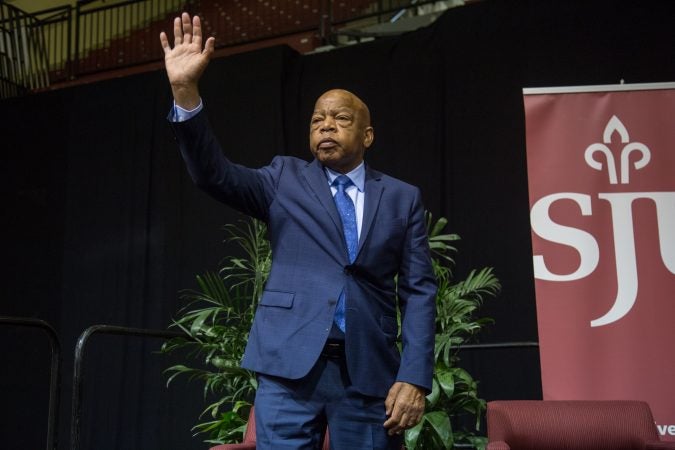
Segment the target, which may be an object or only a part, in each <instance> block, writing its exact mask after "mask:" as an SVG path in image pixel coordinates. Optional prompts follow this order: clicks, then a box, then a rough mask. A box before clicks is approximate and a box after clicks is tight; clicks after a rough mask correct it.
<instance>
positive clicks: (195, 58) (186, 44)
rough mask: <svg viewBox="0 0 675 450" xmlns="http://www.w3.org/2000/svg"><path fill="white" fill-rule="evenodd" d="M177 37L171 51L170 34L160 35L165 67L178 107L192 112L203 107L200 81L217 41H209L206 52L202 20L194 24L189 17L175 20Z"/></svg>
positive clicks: (197, 19) (194, 18) (163, 33)
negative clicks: (200, 105) (198, 107)
mask: <svg viewBox="0 0 675 450" xmlns="http://www.w3.org/2000/svg"><path fill="white" fill-rule="evenodd" d="M173 36H174V38H173V42H174V44H173V48H171V46H170V45H169V39H168V37H167V35H166V33H165V32H163V31H162V32H161V33H160V34H159V41H160V42H161V44H162V48H163V49H164V65H165V66H166V73H167V75H168V76H169V83H171V90H172V92H173V98H174V100H175V101H176V105H178V106H180V107H181V108H184V109H187V110H191V109H194V108H196V107H197V106H199V102H200V98H199V79H200V78H201V76H202V73H204V70H205V69H206V66H207V65H208V64H209V60H210V59H211V55H213V50H214V47H215V41H216V40H215V39H214V38H212V37H210V38H208V39H207V40H206V43H205V44H204V46H203V48H202V25H201V21H200V20H199V16H194V17H193V18H192V20H190V15H189V14H188V13H183V14H182V16H181V17H176V18H175V19H174V21H173Z"/></svg>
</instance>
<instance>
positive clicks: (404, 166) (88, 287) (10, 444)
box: [0, 0, 675, 450]
mask: <svg viewBox="0 0 675 450" xmlns="http://www.w3.org/2000/svg"><path fill="white" fill-rule="evenodd" d="M674 13H675V3H674V2H670V1H643V2H633V4H627V2H616V1H605V0H603V1H593V2H587V1H564V2H561V1H542V0H530V1H484V2H478V3H475V4H472V5H470V6H466V7H462V8H457V9H454V10H450V11H448V12H447V13H446V14H444V15H443V16H442V17H441V18H440V19H439V20H438V21H437V22H436V23H435V24H434V25H432V26H431V27H429V28H426V29H423V30H419V31H416V32H413V33H409V34H406V35H403V36H399V37H393V38H387V39H381V40H377V41H374V42H370V43H366V44H362V45H358V46H353V47H349V48H344V49H340V50H336V51H333V52H330V53H320V54H313V55H304V56H301V55H298V54H296V53H294V52H293V51H291V50H289V49H287V48H281V47H279V48H271V49H266V50H261V51H257V52H253V53H248V54H242V55H238V56H232V57H228V58H224V59H219V60H214V61H212V63H211V65H210V66H209V69H208V71H207V73H206V74H205V76H204V79H203V81H202V94H203V97H204V100H205V104H206V108H207V112H208V114H209V117H210V118H211V121H212V123H213V125H214V127H215V129H216V130H217V135H218V137H219V139H220V141H221V143H222V144H223V146H224V148H226V149H227V154H228V155H229V156H230V157H231V159H233V160H235V161H237V162H240V163H243V164H248V165H252V166H260V165H263V164H265V163H266V162H268V161H269V160H270V159H271V158H272V156H273V155H274V154H277V153H286V154H292V155H297V156H302V157H307V156H308V155H309V151H308V149H307V130H308V120H309V115H310V111H311V109H312V107H313V102H314V99H315V98H316V97H317V96H318V95H319V94H320V93H322V92H323V91H324V90H326V89H329V88H332V87H344V88H347V89H350V90H353V91H355V92H356V93H358V94H359V95H360V96H361V97H362V98H363V99H364V100H365V101H366V102H367V103H368V104H369V105H370V106H371V109H372V112H373V117H374V125H375V129H376V139H375V146H374V147H373V148H372V149H371V150H369V151H368V155H367V160H368V162H369V164H371V165H372V166H374V167H376V168H377V169H379V170H382V171H384V172H387V173H389V174H391V175H393V176H396V177H399V178H402V179H404V180H406V181H409V182H411V183H413V184H416V185H419V186H420V187H421V188H422V190H423V192H424V199H425V204H426V206H427V208H428V209H429V210H431V211H432V212H433V213H434V215H435V216H436V217H438V216H446V217H448V218H449V220H450V227H449V228H450V230H451V231H452V232H456V233H458V234H460V235H461V237H462V241H461V242H460V243H459V245H458V247H459V250H460V253H459V255H458V257H457V262H458V264H457V270H456V273H457V275H458V276H460V277H461V276H463V275H465V274H466V273H467V272H468V271H469V270H470V269H472V268H477V267H482V266H486V265H489V266H493V267H494V268H495V270H496V273H497V275H498V276H499V278H500V279H501V281H502V283H503V293H502V294H501V295H500V297H499V298H498V299H495V300H489V301H488V302H487V303H486V304H485V306H484V308H483V309H482V311H481V312H482V314H484V315H486V316H490V317H493V318H494V319H495V324H494V325H493V326H491V327H490V328H489V329H488V330H486V332H484V333H483V334H482V335H481V342H504V341H520V340H536V339H537V332H536V323H535V303H534V293H533V282H532V263H531V260H532V256H531V248H530V231H529V219H528V215H529V212H528V197H527V179H526V164H525V140H524V114H523V105H522V96H521V89H522V88H523V87H539V86H559V85H588V84H614V83H618V82H619V81H620V80H621V79H624V80H625V81H626V82H628V83H637V82H660V81H674V80H675V58H673V55H674V54H675V28H674V27H673V26H672V18H673V17H675V14H674ZM167 25H169V24H167ZM158 45H159V44H158ZM170 102H171V98H170V91H169V88H168V85H167V81H166V77H165V74H164V73H162V72H154V73H147V74H143V75H138V76H133V77H128V78H123V79H115V80H109V81H105V82H100V83H96V84H90V85H84V86H79V87H75V88H70V89H64V90H60V91H55V92H49V93H44V94H40V95H35V96H32V97H27V98H22V99H13V100H7V101H4V102H2V103H0V115H1V117H0V124H2V125H1V126H2V135H1V142H2V161H3V162H2V168H1V170H2V172H0V173H1V175H2V176H1V177H0V180H1V181H0V184H1V186H2V195H3V206H4V211H5V213H4V219H3V225H4V230H3V233H2V235H3V244H2V249H3V256H4V258H3V259H4V264H3V267H4V268H3V271H2V273H3V278H4V281H2V289H3V291H2V296H1V299H0V301H1V302H2V303H1V305H0V314H2V315H14V316H27V317H37V318H41V319H44V320H47V321H48V322H50V323H52V324H53V325H54V326H55V327H56V329H57V330H58V332H59V334H60V336H61V340H62V344H63V349H64V358H63V363H64V364H63V386H62V387H63V389H62V406H61V409H60V413H61V414H60V420H61V427H60V446H59V448H61V449H66V448H68V444H69V439H68V429H69V426H70V398H71V387H70V385H71V381H72V365H73V358H72V353H73V349H74V346H75V342H76V339H77V336H78V335H79V334H80V333H81V332H82V331H83V330H84V329H85V328H86V327H88V326H90V325H93V324H99V323H107V324H114V325H124V326H133V327H143V328H165V327H166V326H167V325H168V324H169V322H170V318H171V316H172V314H173V313H175V312H176V311H177V310H178V308H179V306H180V302H179V300H178V292H179V290H180V289H184V288H191V287H194V286H195V283H194V275H195V274H196V273H200V272H202V271H204V270H207V269H213V268H215V267H217V264H218V262H219V260H220V259H221V258H222V257H223V256H224V255H226V254H227V252H228V251H231V249H228V248H227V247H226V246H225V245H223V244H221V242H222V240H223V238H224V234H223V232H222V226H223V224H225V223H228V222H233V221H235V220H238V219H239V218H240V217H241V216H240V215H238V214H237V213H235V212H233V211H232V210H230V209H228V208H226V207H224V206H221V205H219V204H218V203H216V202H215V201H213V200H211V199H210V198H208V197H207V196H206V195H204V194H202V193H201V192H199V191H198V190H197V189H196V188H195V187H194V186H193V185H192V183H191V181H190V180H189V178H188V177H187V175H186V173H185V170H184V167H183V164H182V162H181V160H180V158H179V156H178V151H177V148H176V145H175V143H174V142H173V138H172V136H171V133H170V131H169V129H168V127H167V125H166V122H165V116H166V114H167V112H168V108H169V105H170ZM0 333H1V334H0V339H2V342H3V356H4V357H3V367H2V372H1V375H0V389H1V390H0V392H1V395H2V399H3V402H2V407H1V408H2V410H1V411H2V412H1V413H0V414H2V420H0V439H1V440H0V447H2V448H7V449H19V448H20V449H27V448H44V442H45V438H44V436H45V417H46V400H47V392H46V387H45V386H46V384H47V366H48V362H47V361H46V358H47V355H48V349H47V345H46V342H45V341H44V339H42V336H41V335H40V333H32V332H24V331H17V330H14V329H12V330H7V329H2V330H0ZM160 345H161V342H160V341H158V340H141V339H139V338H120V337H104V336H99V337H95V338H93V340H92V341H91V344H90V347H89V350H88V352H87V354H86V366H85V375H86V378H85V390H84V399H83V400H84V405H83V411H84V416H83V420H82V447H81V448H83V449H94V448H95V449H97V450H104V449H111V450H112V449H115V450H117V449H124V450H131V449H144V450H150V449H160V448H161V449H182V450H184V449H203V448H205V447H206V445H204V444H202V443H200V441H199V439H198V438H191V437H190V434H191V433H190V426H191V424H192V423H194V421H195V420H196V417H197V415H198V414H199V412H200V411H201V409H202V407H203V406H204V403H203V401H202V397H201V392H200V390H199V388H198V386H197V385H187V384H185V383H181V382H178V383H177V384H175V385H172V387H170V388H169V389H166V388H165V386H164V384H165V377H164V376H163V375H162V373H161V371H162V370H163V369H164V368H166V367H167V366H169V365H170V364H171V363H172V361H170V360H168V359H167V358H166V357H164V356H161V355H158V354H157V353H156V350H157V349H158V348H159V346H160ZM463 358H464V364H465V365H466V366H467V367H468V368H469V369H470V370H471V371H472V373H473V374H474V375H475V376H476V377H477V378H478V379H480V380H481V384H480V391H481V394H482V395H483V396H484V397H485V398H486V399H488V400H490V399H496V398H537V397H539V396H540V395H541V386H540V379H539V366H538V364H539V362H538V358H537V352H536V351H532V350H493V351H490V352H483V353H479V352H473V353H472V352H469V351H467V352H464V354H463Z"/></svg>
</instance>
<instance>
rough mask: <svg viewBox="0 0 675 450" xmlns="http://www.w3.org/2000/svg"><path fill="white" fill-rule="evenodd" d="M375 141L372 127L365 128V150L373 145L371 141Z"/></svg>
mask: <svg viewBox="0 0 675 450" xmlns="http://www.w3.org/2000/svg"><path fill="white" fill-rule="evenodd" d="M374 140H375V130H374V129H373V127H366V129H365V130H364V132H363V146H364V147H365V148H369V147H370V146H371V145H373V141H374Z"/></svg>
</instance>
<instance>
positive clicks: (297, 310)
mask: <svg viewBox="0 0 675 450" xmlns="http://www.w3.org/2000/svg"><path fill="white" fill-rule="evenodd" d="M160 41H161V43H162V47H163V48H164V52H165V65H166V69H167V74H168V77H169V81H170V83H171V88H172V92H173V95H174V100H175V105H174V109H173V110H172V112H171V114H170V121H171V122H172V127H173V130H174V133H175V135H176V138H177V140H178V143H179V147H180V150H181V153H182V155H183V158H184V159H185V162H186V165H187V168H188V171H189V173H190V175H191V176H192V178H193V180H194V181H195V183H196V184H197V185H198V186H200V187H201V188H202V189H204V190H205V191H207V192H208V193H209V194H210V195H212V196H213V197H215V198H216V199H218V200H220V201H222V202H223V203H225V204H227V205H229V206H231V207H233V208H236V209H238V210H240V211H242V212H244V213H246V214H248V215H251V216H253V217H256V218H258V219H261V220H263V221H265V223H266V224H267V226H268V231H269V239H270V242H271V245H272V254H273V262H272V268H271V272H270V276H269V279H268V281H267V283H266V286H265V291H264V293H263V295H262V298H261V299H260V302H259V306H258V308H257V311H256V315H255V319H254V323H253V326H252V328H251V333H250V336H249V341H248V345H247V347H246V352H245V354H244V358H243V361H242V366H243V367H245V368H248V369H250V370H253V371H255V372H256V373H257V375H258V383H259V384H258V390H257V393H256V399H255V404H256V426H257V439H256V440H257V448H259V449H274V450H278V449H312V448H319V447H320V445H321V436H322V434H323V429H324V428H325V426H326V424H328V427H329V429H330V433H331V447H332V448H333V449H345V450H346V449H400V446H401V441H402V438H401V433H402V432H403V431H404V430H406V429H408V428H411V427H413V426H415V425H416V424H417V423H419V421H420V420H421V417H422V415H423V413H424V402H425V399H424V397H425V394H426V393H427V392H429V391H430V390H431V379H432V372H433V362H434V358H433V350H434V332H435V325H434V320H435V295H436V283H435V279H434V276H433V271H432V266H431V260H430V256H429V246H428V241H427V235H426V227H425V222H424V208H423V206H422V202H421V196H420V192H419V189H417V188H415V187H413V186H411V185H409V184H406V183H404V182H402V181H399V180H397V179H394V178H391V177H389V176H387V175H384V174H382V173H380V172H377V171H375V170H373V169H372V168H370V167H369V166H367V165H365V163H364V160H363V156H364V152H365V150H366V149H367V148H368V147H369V146H370V145H371V144H372V142H373V139H374V130H373V128H372V127H371V126H370V113H369V111H368V108H367V106H366V105H365V104H364V103H363V102H362V101H361V100H360V99H359V98H358V97H357V96H355V95H354V94H352V93H350V92H348V91H344V90H339V89H334V90H330V91H328V92H326V93H324V94H323V95H322V96H321V97H320V98H319V99H318V100H317V102H316V104H315V109H314V113H313V114H312V118H311V121H310V133H309V143H310V150H311V152H312V154H313V156H314V159H313V161H312V162H309V163H308V162H306V161H304V160H300V159H297V158H292V157H283V156H277V157H275V158H274V159H273V161H272V162H271V163H270V164H269V165H268V166H266V167H263V168H260V169H251V168H247V167H244V166H241V165H238V164H235V163H232V162H230V161H229V160H228V159H227V158H226V157H225V156H223V153H222V151H221V148H220V146H219V145H218V143H217V142H216V140H215V138H214V136H213V134H212V132H211V130H210V127H209V125H208V121H207V118H206V115H205V113H204V112H203V111H202V108H203V106H202V102H201V97H200V96H199V92H198V88H197V82H198V80H199V78H200V76H201V74H202V73H203V71H204V69H205V68H206V66H207V64H208V61H209V58H210V56H211V54H212V53H213V49H214V39H213V38H209V39H208V40H207V41H206V42H205V43H203V42H202V36H201V25H200V21H199V17H196V16H195V17H194V18H192V19H191V18H190V16H189V15H188V14H186V13H183V15H182V17H181V18H176V19H175V21H174V46H173V48H171V46H170V45H169V43H168V39H167V36H166V34H165V33H162V34H161V35H160ZM397 308H398V309H399V311H400V316H401V336H402V346H401V347H402V348H401V351H399V349H398V346H397V343H396V341H397V335H398V331H399V327H398V322H397Z"/></svg>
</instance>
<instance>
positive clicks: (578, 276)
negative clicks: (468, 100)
mask: <svg viewBox="0 0 675 450" xmlns="http://www.w3.org/2000/svg"><path fill="white" fill-rule="evenodd" d="M525 112H526V128H527V160H528V177H529V189H530V208H531V209H530V219H531V224H532V246H533V263H534V275H535V288H536V296H537V319H538V327H539V342H540V350H541V370H542V385H543V391H544V398H545V399H591V400H593V399H595V400H601V399H636V400H646V401H647V402H649V404H650V406H651V408H652V412H653V413H654V416H655V419H656V424H657V427H658V430H659V433H660V435H661V436H662V439H663V440H675V84H671V83H669V84H658V85H633V86H630V85H619V86H596V87H594V86H591V87H587V88H578V89H576V88H561V89H555V88H552V89H526V90H525Z"/></svg>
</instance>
